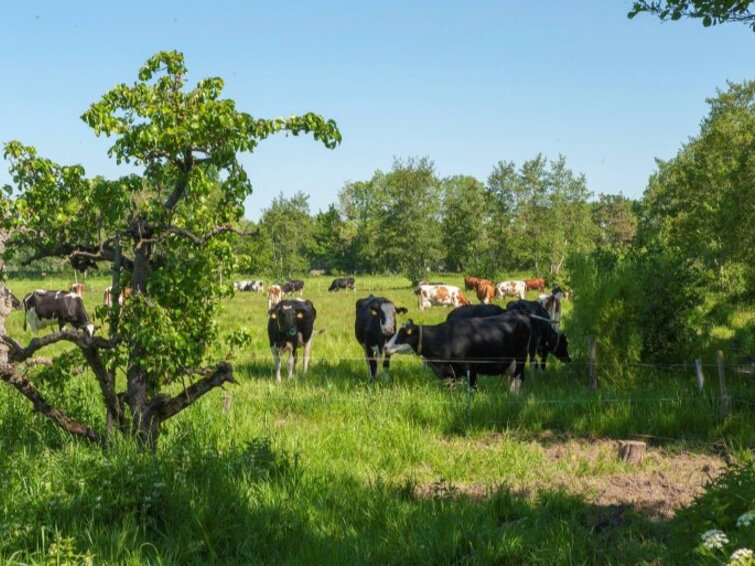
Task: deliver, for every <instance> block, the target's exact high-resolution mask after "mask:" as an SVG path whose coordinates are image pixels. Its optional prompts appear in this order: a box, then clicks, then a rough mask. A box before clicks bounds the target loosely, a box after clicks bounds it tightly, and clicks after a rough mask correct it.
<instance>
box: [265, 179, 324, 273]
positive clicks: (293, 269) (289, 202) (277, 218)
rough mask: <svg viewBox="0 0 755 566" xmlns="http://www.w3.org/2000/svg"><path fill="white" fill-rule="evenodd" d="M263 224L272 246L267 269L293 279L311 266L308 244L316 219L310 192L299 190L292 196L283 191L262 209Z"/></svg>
mask: <svg viewBox="0 0 755 566" xmlns="http://www.w3.org/2000/svg"><path fill="white" fill-rule="evenodd" d="M260 227H261V229H262V231H263V232H264V233H265V239H266V240H267V241H268V242H270V249H271V250H272V253H271V257H270V260H271V261H270V265H269V267H268V270H267V271H268V272H269V273H270V274H271V275H272V276H273V277H274V278H276V279H277V280H280V281H283V280H285V279H290V278H291V277H292V276H293V275H294V274H296V273H301V272H303V271H305V270H306V269H307V268H308V266H309V261H308V259H307V247H308V245H309V242H310V240H311V238H312V231H313V222H312V217H311V216H310V213H309V195H305V194H304V193H302V192H297V193H296V194H294V195H293V196H292V197H291V198H286V197H284V196H283V194H282V193H281V194H280V195H278V196H277V197H276V198H275V199H273V202H272V204H271V205H270V206H269V207H268V208H266V209H265V210H263V211H262V218H261V219H260Z"/></svg>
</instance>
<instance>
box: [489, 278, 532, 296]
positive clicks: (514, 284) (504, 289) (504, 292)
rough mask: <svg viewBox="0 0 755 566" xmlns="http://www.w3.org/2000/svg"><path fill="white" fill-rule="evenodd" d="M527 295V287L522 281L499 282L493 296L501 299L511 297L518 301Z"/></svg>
mask: <svg viewBox="0 0 755 566" xmlns="http://www.w3.org/2000/svg"><path fill="white" fill-rule="evenodd" d="M526 293H527V285H525V283H524V281H501V282H500V283H499V284H498V285H496V286H495V295H496V297H500V298H501V299H503V298H505V297H507V296H508V295H511V296H512V297H517V298H519V299H524V296H525V294H526Z"/></svg>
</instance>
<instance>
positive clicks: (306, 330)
mask: <svg viewBox="0 0 755 566" xmlns="http://www.w3.org/2000/svg"><path fill="white" fill-rule="evenodd" d="M269 314H270V318H269V319H268V321H267V336H268V338H269V339H270V351H271V352H272V353H273V360H274V362H275V380H276V381H280V380H281V356H282V355H283V354H284V353H285V351H286V350H288V351H289V352H290V355H289V358H288V377H289V379H290V378H291V377H292V376H293V374H294V371H295V370H296V350H297V348H298V347H299V346H303V347H304V373H306V372H307V368H308V367H309V356H310V353H311V351H312V335H313V332H314V325H315V318H317V311H316V310H315V306H314V305H313V304H312V302H311V301H307V300H304V299H294V300H293V301H289V300H283V301H281V302H279V303H278V304H277V305H275V306H274V307H273V308H271V309H270V311H269Z"/></svg>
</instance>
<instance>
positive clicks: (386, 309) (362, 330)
mask: <svg viewBox="0 0 755 566" xmlns="http://www.w3.org/2000/svg"><path fill="white" fill-rule="evenodd" d="M406 312H407V311H406V309H405V308H404V307H396V305H394V304H393V303H392V302H391V301H389V300H388V299H386V298H385V297H375V296H373V295H370V296H369V297H367V298H365V299H359V300H358V301H357V302H356V320H355V322H354V334H355V335H356V338H357V342H359V344H361V346H362V348H363V349H364V355H365V358H366V359H367V366H368V368H369V371H370V377H371V378H372V379H375V377H377V367H378V363H379V362H380V358H381V357H382V358H383V371H384V372H385V373H386V374H387V373H388V367H389V366H390V364H391V355H390V354H388V353H386V352H385V351H384V348H385V343H386V342H387V341H388V340H389V339H390V338H391V336H393V335H394V334H395V333H396V315H399V314H405V313H406Z"/></svg>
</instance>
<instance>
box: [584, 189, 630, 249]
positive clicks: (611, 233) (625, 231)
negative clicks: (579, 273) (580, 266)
mask: <svg viewBox="0 0 755 566" xmlns="http://www.w3.org/2000/svg"><path fill="white" fill-rule="evenodd" d="M592 218H593V222H594V223H595V227H596V229H597V233H598V236H597V243H598V246H600V247H603V248H608V249H610V250H613V251H617V250H619V249H621V248H624V247H626V246H628V245H629V244H631V243H632V242H633V241H634V236H635V233H636V232H637V216H636V215H635V214H634V211H633V210H632V201H631V200H629V199H628V198H626V197H625V196H623V195H604V194H601V195H600V196H599V197H598V201H597V202H595V203H593V205H592Z"/></svg>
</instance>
